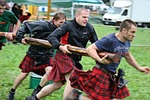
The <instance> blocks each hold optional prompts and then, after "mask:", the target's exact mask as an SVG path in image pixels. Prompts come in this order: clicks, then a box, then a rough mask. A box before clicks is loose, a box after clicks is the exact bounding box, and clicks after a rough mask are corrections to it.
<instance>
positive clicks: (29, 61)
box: [8, 13, 66, 100]
mask: <svg viewBox="0 0 150 100" xmlns="http://www.w3.org/2000/svg"><path fill="white" fill-rule="evenodd" d="M65 21H66V16H65V15H64V14H63V13H56V14H55V15H54V17H53V20H52V21H36V22H25V23H24V24H23V25H22V27H21V28H20V29H19V30H18V33H17V36H16V39H17V40H18V41H19V42H20V43H22V44H27V43H26V41H25V39H26V38H24V36H25V35H26V34H29V35H30V36H33V37H34V38H39V39H45V40H47V37H48V35H49V34H51V33H52V32H53V31H54V30H55V29H56V28H57V27H59V26H60V25H61V24H63V23H64V22H65ZM53 52H54V49H52V48H51V49H49V48H45V47H40V46H35V45H31V46H30V47H29V49H28V51H27V54H26V56H25V57H24V59H23V61H22V62H21V64H20V66H19V68H20V69H21V73H20V75H18V76H17V77H16V79H15V81H14V84H13V87H12V89H11V90H10V92H9V95H8V100H13V99H14V94H15V90H16V89H17V87H18V86H19V85H20V84H21V83H22V81H23V80H24V79H25V78H26V77H27V76H28V74H29V72H34V73H36V74H39V75H42V76H43V75H44V76H43V77H42V79H41V82H40V84H39V86H38V87H37V88H36V89H35V90H34V92H33V93H32V95H35V94H36V93H38V92H39V91H40V90H41V88H42V87H43V86H44V85H45V84H46V82H48V80H47V76H48V74H49V72H50V70H51V66H52V56H53Z"/></svg>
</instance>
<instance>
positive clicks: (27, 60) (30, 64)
mask: <svg viewBox="0 0 150 100" xmlns="http://www.w3.org/2000/svg"><path fill="white" fill-rule="evenodd" d="M52 64H53V60H52V58H50V63H49V64H42V65H38V66H36V65H35V60H33V59H32V58H31V57H30V56H28V55H26V56H25V57H24V59H23V60H22V62H21V63H20V65H19V68H20V69H21V70H22V72H23V73H29V72H34V73H36V74H38V75H42V76H43V75H44V74H45V68H46V67H47V66H52Z"/></svg>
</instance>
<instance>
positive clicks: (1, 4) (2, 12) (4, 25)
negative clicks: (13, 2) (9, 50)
mask: <svg viewBox="0 0 150 100" xmlns="http://www.w3.org/2000/svg"><path fill="white" fill-rule="evenodd" d="M10 23H12V24H14V28H13V32H8V31H9V27H10ZM19 28H20V21H19V20H18V19H17V18H16V17H15V15H14V14H13V13H12V12H10V11H9V10H6V1H5V0H0V50H1V49H2V46H4V45H5V43H6V38H7V39H8V40H13V36H15V35H16V32H17V31H18V29H19Z"/></svg>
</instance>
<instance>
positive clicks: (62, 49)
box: [59, 45, 72, 54]
mask: <svg viewBox="0 0 150 100" xmlns="http://www.w3.org/2000/svg"><path fill="white" fill-rule="evenodd" d="M67 46H68V45H60V46H59V50H61V51H62V52H63V53H67V54H72V53H71V52H70V51H69V50H68V49H67Z"/></svg>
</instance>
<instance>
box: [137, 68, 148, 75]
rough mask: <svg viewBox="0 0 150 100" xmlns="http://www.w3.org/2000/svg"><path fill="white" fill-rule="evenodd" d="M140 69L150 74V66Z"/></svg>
mask: <svg viewBox="0 0 150 100" xmlns="http://www.w3.org/2000/svg"><path fill="white" fill-rule="evenodd" d="M139 70H140V71H141V72H144V73H145V74H149V73H150V68H149V67H141V68H140V69H139Z"/></svg>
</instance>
